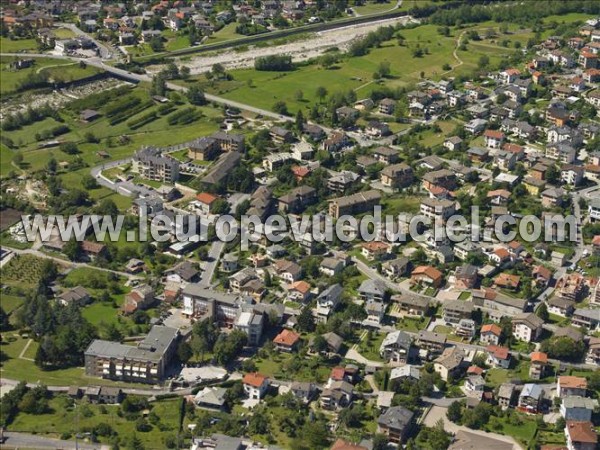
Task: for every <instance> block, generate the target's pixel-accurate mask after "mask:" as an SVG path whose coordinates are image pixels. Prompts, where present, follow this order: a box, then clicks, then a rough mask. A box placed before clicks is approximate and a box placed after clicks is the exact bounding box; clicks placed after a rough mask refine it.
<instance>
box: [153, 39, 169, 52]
mask: <svg viewBox="0 0 600 450" xmlns="http://www.w3.org/2000/svg"><path fill="white" fill-rule="evenodd" d="M150 48H151V49H152V51H153V52H162V51H163V50H164V49H165V46H164V44H163V40H162V37H161V36H154V37H152V39H150Z"/></svg>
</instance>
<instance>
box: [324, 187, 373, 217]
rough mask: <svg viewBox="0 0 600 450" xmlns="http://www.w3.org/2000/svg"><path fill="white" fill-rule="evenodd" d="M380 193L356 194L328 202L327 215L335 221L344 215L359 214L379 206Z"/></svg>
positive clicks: (365, 192)
mask: <svg viewBox="0 0 600 450" xmlns="http://www.w3.org/2000/svg"><path fill="white" fill-rule="evenodd" d="M380 200H381V193H380V192H379V191H378V190H375V189H372V190H370V191H364V192H357V193H356V194H352V195H348V196H345V197H338V198H334V199H331V200H329V214H330V215H331V216H332V217H334V218H335V219H339V218H340V216H343V215H345V214H360V213H363V212H368V211H369V210H370V209H373V207H374V206H375V205H378V204H379V201H380Z"/></svg>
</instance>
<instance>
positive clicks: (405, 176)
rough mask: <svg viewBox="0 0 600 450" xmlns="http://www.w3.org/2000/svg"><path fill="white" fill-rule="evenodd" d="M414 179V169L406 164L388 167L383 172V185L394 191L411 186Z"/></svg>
mask: <svg viewBox="0 0 600 450" xmlns="http://www.w3.org/2000/svg"><path fill="white" fill-rule="evenodd" d="M413 179H414V176H413V170H412V168H411V167H410V166H409V165H407V164H404V163H400V164H392V165H390V166H386V167H384V168H383V170H382V171H381V184H383V185H384V186H386V187H389V188H392V189H398V188H403V187H406V186H409V185H410V184H411V183H412V182H413Z"/></svg>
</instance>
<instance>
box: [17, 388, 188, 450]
mask: <svg viewBox="0 0 600 450" xmlns="http://www.w3.org/2000/svg"><path fill="white" fill-rule="evenodd" d="M179 402H180V399H179V398H175V399H168V400H161V401H158V402H153V403H151V410H152V412H154V413H155V414H156V415H157V416H158V417H159V418H160V423H159V424H158V425H154V426H153V427H152V430H151V431H149V432H136V423H135V421H134V420H128V419H127V418H126V417H121V416H120V415H119V414H117V412H118V411H119V407H118V406H113V405H106V406H102V405H94V404H89V403H88V402H87V401H85V400H81V401H78V408H74V407H73V406H72V404H71V400H70V399H69V398H68V397H67V396H65V395H59V396H57V397H55V398H53V399H51V400H50V409H51V412H50V413H48V414H41V415H31V414H25V413H19V414H18V415H17V417H16V418H15V421H14V422H13V423H12V424H11V426H10V430H11V431H21V432H30V433H31V432H33V433H35V434H42V435H43V434H47V435H50V436H54V437H56V436H60V435H61V434H62V433H68V434H74V433H75V431H76V430H77V428H76V426H77V425H76V424H78V426H79V430H85V429H91V428H93V427H94V426H96V425H98V424H100V423H107V424H109V425H110V426H111V427H112V428H113V429H114V430H115V431H116V432H117V433H118V434H119V436H120V437H123V438H128V437H129V436H131V435H133V434H135V435H136V436H137V437H138V438H139V439H140V440H141V441H142V443H143V445H144V448H147V449H162V448H166V446H165V445H164V439H165V437H166V436H167V435H169V434H173V435H174V434H176V433H177V428H178V427H179ZM100 440H101V441H102V442H107V441H106V438H104V440H103V438H101V437H100Z"/></svg>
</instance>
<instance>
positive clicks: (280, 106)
mask: <svg viewBox="0 0 600 450" xmlns="http://www.w3.org/2000/svg"><path fill="white" fill-rule="evenodd" d="M273 111H274V112H276V113H277V114H282V115H284V116H287V115H288V114H289V111H288V109H287V105H286V103H285V102H284V101H282V100H280V101H278V102H275V104H274V105H273Z"/></svg>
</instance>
